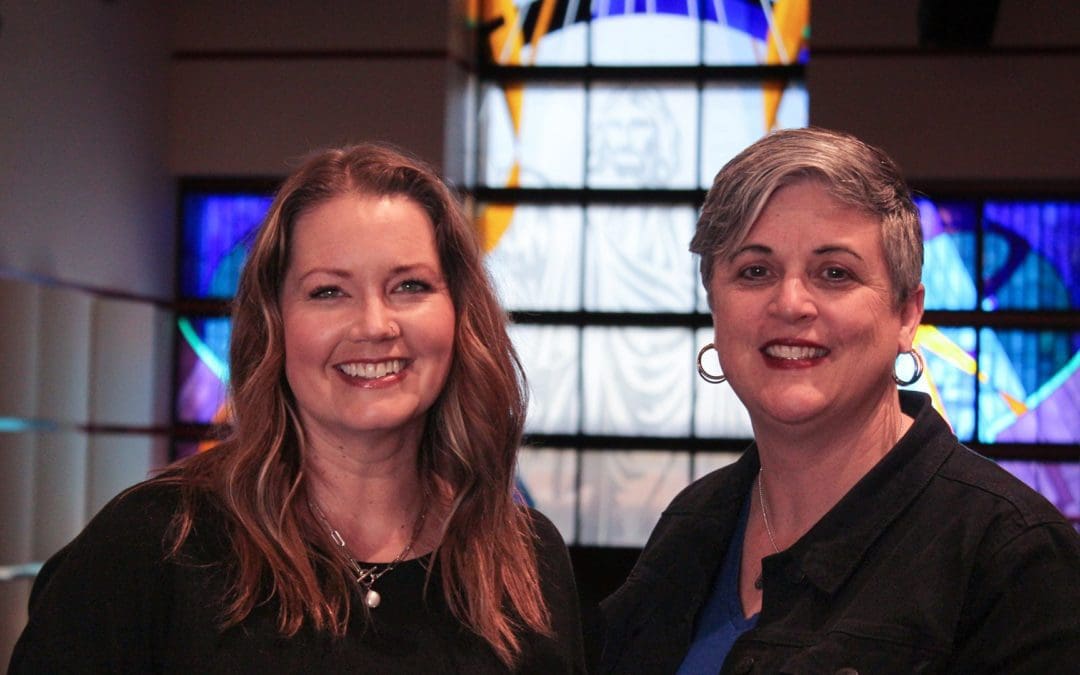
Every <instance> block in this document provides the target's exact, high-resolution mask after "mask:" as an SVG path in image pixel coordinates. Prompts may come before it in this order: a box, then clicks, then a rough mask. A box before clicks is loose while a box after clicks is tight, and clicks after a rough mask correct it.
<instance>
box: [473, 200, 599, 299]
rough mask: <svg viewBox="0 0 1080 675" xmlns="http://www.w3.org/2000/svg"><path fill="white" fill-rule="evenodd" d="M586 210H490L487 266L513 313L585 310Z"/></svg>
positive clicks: (484, 213) (485, 216)
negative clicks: (584, 242) (583, 298)
mask: <svg viewBox="0 0 1080 675" xmlns="http://www.w3.org/2000/svg"><path fill="white" fill-rule="evenodd" d="M583 219H584V216H583V212H582V209H581V207H578V206H560V205H555V204H553V205H545V206H528V205H518V206H505V205H492V204H488V205H485V206H484V207H483V208H481V210H480V217H479V220H480V224H481V228H482V231H483V232H484V238H485V241H486V245H487V247H488V249H489V252H488V254H487V256H486V257H485V264H486V265H487V269H488V271H489V273H490V274H491V277H492V280H493V281H494V283H495V287H496V289H497V290H498V293H499V297H500V299H501V300H502V302H503V305H504V306H505V307H506V308H507V309H509V310H578V309H581V275H582V270H581V259H582V258H581V255H582V254H581V239H582V226H583V225H582V221H583Z"/></svg>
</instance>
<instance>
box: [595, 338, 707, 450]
mask: <svg viewBox="0 0 1080 675" xmlns="http://www.w3.org/2000/svg"><path fill="white" fill-rule="evenodd" d="M693 355H694V350H693V333H692V331H690V330H685V329H681V328H600V327H591V328H589V327H587V328H585V334H584V359H583V361H582V367H583V369H584V391H585V401H584V404H585V405H584V421H583V422H584V423H583V427H584V431H585V432H586V433H591V434H614V435H628V436H633V435H641V436H686V435H689V433H690V406H691V403H690V392H691V387H692V386H693V385H692V383H691V375H693V374H694V373H695V372H696V371H695V370H694V365H693Z"/></svg>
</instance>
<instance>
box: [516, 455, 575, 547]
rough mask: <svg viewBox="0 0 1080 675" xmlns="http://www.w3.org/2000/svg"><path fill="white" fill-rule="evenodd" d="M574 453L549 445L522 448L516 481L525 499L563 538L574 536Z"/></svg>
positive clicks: (570, 538)
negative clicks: (546, 446) (549, 520)
mask: <svg viewBox="0 0 1080 675" xmlns="http://www.w3.org/2000/svg"><path fill="white" fill-rule="evenodd" d="M577 470H578V469H577V453H576V452H575V451H573V450H555V449H552V448H522V449H521V451H520V452H519V453H518V482H519V485H520V487H521V489H522V490H523V492H524V493H525V498H526V500H527V501H528V502H529V503H530V504H532V506H533V507H534V508H536V509H537V510H538V511H540V512H541V513H543V514H544V515H545V516H547V517H548V518H550V519H551V522H553V523H555V527H557V528H559V532H560V533H561V534H562V536H563V539H565V540H566V541H567V542H573V541H574V539H575V538H576V537H577V528H576V527H575V516H574V511H575V508H576V506H577Z"/></svg>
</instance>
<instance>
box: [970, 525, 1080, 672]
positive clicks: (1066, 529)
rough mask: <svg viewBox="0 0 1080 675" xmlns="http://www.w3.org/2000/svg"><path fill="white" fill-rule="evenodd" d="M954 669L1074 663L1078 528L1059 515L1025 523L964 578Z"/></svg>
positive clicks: (1077, 649) (1078, 654)
mask: <svg viewBox="0 0 1080 675" xmlns="http://www.w3.org/2000/svg"><path fill="white" fill-rule="evenodd" d="M969 597H970V599H969V600H968V601H967V602H966V603H965V608H964V612H963V615H962V617H961V624H960V631H959V642H958V644H957V659H956V662H955V663H954V664H953V668H952V669H953V671H955V672H965V673H967V672H986V673H989V672H994V673H1051V672H1065V671H1067V670H1069V669H1070V668H1075V667H1076V664H1078V663H1080V619H1078V618H1077V611H1078V608H1080V535H1078V534H1077V533H1076V531H1075V530H1073V528H1072V527H1071V526H1069V525H1068V524H1067V523H1065V522H1054V523H1044V524H1038V525H1034V526H1031V527H1028V528H1026V529H1025V530H1023V531H1021V532H1020V533H1019V534H1018V535H1016V536H1015V537H1013V538H1012V539H1010V540H1009V541H1008V542H1006V543H1005V544H1004V545H1002V546H1001V547H999V548H998V549H997V550H996V551H993V552H991V553H990V554H989V555H987V556H986V557H985V558H984V563H983V564H981V565H980V566H979V567H978V570H977V571H976V573H975V575H974V576H973V577H972V579H971V580H970V582H969Z"/></svg>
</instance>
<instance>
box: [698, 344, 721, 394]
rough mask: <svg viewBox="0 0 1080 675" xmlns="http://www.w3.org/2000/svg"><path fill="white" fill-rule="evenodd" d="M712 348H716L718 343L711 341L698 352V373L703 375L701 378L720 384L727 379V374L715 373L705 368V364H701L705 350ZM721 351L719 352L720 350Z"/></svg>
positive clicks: (710, 382)
mask: <svg viewBox="0 0 1080 675" xmlns="http://www.w3.org/2000/svg"><path fill="white" fill-rule="evenodd" d="M710 349H712V350H714V351H715V350H716V345H714V344H713V343H711V342H710V343H709V344H707V345H705V346H704V347H702V348H701V351H699V352H698V353H697V373H698V375H700V376H701V379H703V380H705V381H706V382H708V383H709V384H720V383H721V382H726V381H727V375H713V374H712V373H710V372H709V371H707V370H705V366H703V365H701V357H702V356H705V352H707V351H709V350H710ZM718 353H719V352H718Z"/></svg>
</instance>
